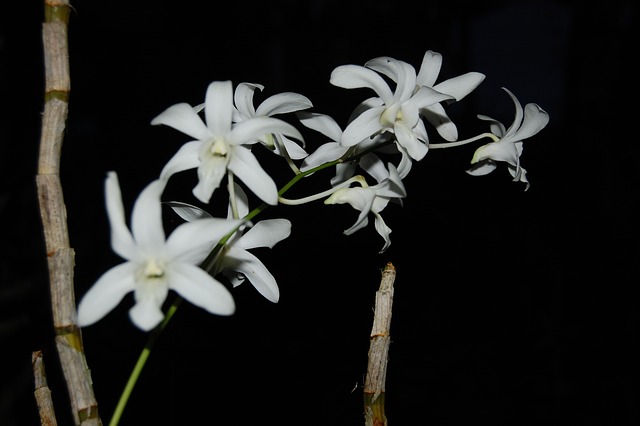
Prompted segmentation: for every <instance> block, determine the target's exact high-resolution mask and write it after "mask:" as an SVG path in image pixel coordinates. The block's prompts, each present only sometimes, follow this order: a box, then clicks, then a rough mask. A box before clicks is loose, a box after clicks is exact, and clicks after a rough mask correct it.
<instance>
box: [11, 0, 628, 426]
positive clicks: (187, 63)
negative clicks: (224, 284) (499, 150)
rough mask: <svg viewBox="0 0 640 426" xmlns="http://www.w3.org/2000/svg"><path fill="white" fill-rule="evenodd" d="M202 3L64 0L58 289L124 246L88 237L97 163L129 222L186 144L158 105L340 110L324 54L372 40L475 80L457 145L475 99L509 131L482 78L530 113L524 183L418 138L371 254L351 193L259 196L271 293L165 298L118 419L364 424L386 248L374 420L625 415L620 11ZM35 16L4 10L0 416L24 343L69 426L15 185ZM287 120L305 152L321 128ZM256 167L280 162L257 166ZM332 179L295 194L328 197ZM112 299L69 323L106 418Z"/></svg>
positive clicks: (95, 222)
mask: <svg viewBox="0 0 640 426" xmlns="http://www.w3.org/2000/svg"><path fill="white" fill-rule="evenodd" d="M210 3H211V4H214V5H215V6H210V5H209V4H210ZM414 3H415V2H414ZM219 4H221V3H220V2H195V1H184V2H169V1H154V2H145V1H138V2H129V3H105V2H94V1H88V0H77V1H74V2H73V8H74V11H73V12H72V14H71V18H70V24H69V38H70V40H69V43H70V63H71V95H70V105H69V117H68V122H67V133H66V137H65V143H64V147H63V152H62V170H61V178H62V183H63V189H64V194H65V201H66V205H67V209H68V220H69V227H70V238H71V246H72V247H73V248H74V249H75V251H76V269H75V275H76V277H75V278H76V285H77V295H78V297H80V295H82V294H83V293H84V292H85V291H86V290H87V289H88V288H89V287H90V286H91V285H92V284H93V282H94V281H95V280H96V279H97V278H98V277H99V276H100V275H101V274H102V273H103V272H104V271H106V270H107V269H108V268H110V267H111V266H113V265H115V264H117V263H119V262H120V261H121V260H120V259H119V258H118V257H117V256H116V255H114V254H113V253H112V252H111V249H110V246H109V230H108V227H107V225H106V212H105V208H104V194H103V183H104V177H105V174H106V172H107V171H109V170H115V171H117V172H118V174H119V177H120V181H121V185H122V187H123V196H124V202H125V207H126V208H127V209H128V210H129V211H130V209H131V206H132V203H133V201H134V200H135V197H136V196H137V194H138V193H139V191H140V190H141V189H142V188H143V187H144V186H145V185H146V184H147V183H149V182H150V181H151V180H152V179H154V178H155V177H156V176H157V174H158V173H159V171H160V169H161V167H162V165H163V164H164V162H166V161H167V160H168V159H169V157H170V156H171V155H172V154H173V153H174V152H175V150H176V149H177V148H178V147H179V146H180V144H181V143H184V142H185V141H186V136H184V135H182V134H180V133H179V132H177V131H174V130H173V129H170V128H166V127H152V126H150V124H149V122H150V121H151V119H152V118H153V117H155V116H156V115H157V114H159V113H160V112H162V111H163V110H164V109H165V108H167V107H168V106H170V105H172V104H174V103H177V102H189V103H191V104H198V103H200V102H202V101H203V100H204V93H205V90H206V87H207V85H208V84H209V83H210V82H211V81H214V80H225V79H231V80H232V81H233V82H234V84H237V83H240V82H243V81H247V82H255V83H261V84H264V85H265V86H266V87H265V91H264V96H270V95H272V94H276V93H278V92H282V91H295V92H299V93H302V94H304V95H306V96H308V97H309V98H310V99H311V100H312V101H313V103H314V109H313V110H314V111H316V112H322V113H328V114H330V115H332V116H333V117H335V118H336V120H337V121H338V122H339V123H341V124H342V125H344V123H345V121H346V119H347V116H348V114H349V112H350V111H351V109H352V108H353V107H354V106H355V105H356V103H357V102H359V101H361V100H363V99H364V98H365V97H368V96H371V95H372V93H371V92H369V91H364V90H363V91H357V90H345V89H340V88H336V87H333V86H332V85H331V84H329V75H330V73H331V71H332V70H333V69H334V68H335V67H336V66H338V65H343V64H349V63H353V64H360V65H361V64H364V62H366V61H367V60H369V59H372V58H374V57H377V56H382V55H388V56H393V57H396V58H398V59H402V60H405V61H407V62H410V63H412V64H413V65H414V66H415V67H416V68H418V67H419V66H420V61H421V59H422V56H423V55H424V52H425V51H426V50H428V49H431V50H435V51H438V52H440V53H442V54H443V56H444V64H443V69H442V71H441V73H440V77H439V79H438V81H441V80H444V79H446V78H450V77H453V76H457V75H459V74H462V73H465V72H468V71H479V72H482V73H484V74H486V76H487V77H486V79H485V81H484V82H483V83H482V85H481V86H480V87H479V88H478V90H476V91H475V92H473V93H472V94H471V95H470V96H469V97H467V98H466V99H465V100H463V101H462V102H461V103H459V104H455V105H452V106H451V108H450V109H449V111H450V112H451V115H452V117H453V118H454V119H455V121H456V122H457V123H458V125H459V129H460V133H461V138H464V137H467V136H471V135H474V134H477V133H478V132H481V131H485V130H486V128H485V127H484V126H482V123H479V122H478V120H477V119H476V118H475V115H476V114H486V115H490V116H493V117H495V118H498V119H500V120H501V121H503V122H504V123H506V124H507V125H508V124H510V123H511V121H512V119H513V105H512V103H511V100H510V99H509V98H508V96H507V95H506V94H505V93H504V92H503V91H502V90H501V89H500V87H502V86H504V87H507V88H509V89H510V90H511V91H513V92H514V93H515V94H516V96H517V97H518V98H519V99H520V101H521V102H522V104H523V105H524V104H526V103H529V102H535V103H538V104H539V105H540V106H541V107H542V108H544V109H545V110H546V111H548V112H549V114H550V116H551V121H550V123H549V125H548V126H547V128H546V129H544V130H543V131H542V132H541V133H540V134H538V135H536V136H535V137H534V138H532V139H531V140H528V141H527V142H525V150H524V154H523V156H522V162H523V165H524V167H525V168H526V169H527V170H528V171H529V175H528V176H529V180H530V181H531V183H532V186H531V189H530V190H529V191H528V192H524V191H523V185H521V184H519V183H513V182H511V181H510V176H509V175H508V173H507V171H506V168H505V167H499V168H498V170H496V171H495V172H494V173H492V174H491V175H488V176H484V177H471V176H468V175H466V173H464V170H466V168H467V167H468V162H469V160H470V158H471V155H472V153H473V151H474V149H475V148H476V147H477V145H473V146H468V147H464V148H460V149H453V150H434V151H432V152H430V153H429V154H428V155H427V157H426V158H425V159H424V160H423V161H422V162H420V163H418V164H416V165H414V169H413V171H412V173H411V174H410V175H409V177H408V178H407V179H406V181H405V184H406V187H407V190H408V194H409V195H408V198H407V199H406V200H405V203H404V206H403V207H402V208H400V207H399V206H395V205H392V206H389V207H388V208H387V209H386V210H385V211H384V212H383V215H384V217H385V220H386V222H387V224H388V225H389V226H390V227H391V228H392V229H393V233H392V234H391V238H392V245H391V248H390V249H389V250H388V251H387V252H385V253H384V254H382V255H380V254H378V250H379V249H380V247H381V246H382V239H381V238H380V237H379V236H378V235H377V233H376V232H375V230H374V228H373V224H372V223H371V224H370V225H369V226H368V227H367V228H366V229H363V230H361V231H358V232H357V233H356V234H354V235H352V236H350V237H346V236H343V235H342V230H343V229H346V228H347V227H349V226H351V224H352V223H353V221H355V218H356V216H357V212H356V211H354V210H352V209H351V208H350V207H348V206H324V205H323V204H322V203H320V202H318V203H314V204H311V205H306V206H302V207H288V206H281V207H277V208H274V209H269V210H267V211H265V213H264V215H263V217H264V218H269V217H287V218H289V219H290V220H291V221H292V222H293V233H292V235H291V237H290V238H288V239H287V240H285V241H283V242H281V243H280V244H278V245H277V246H276V247H275V248H274V249H273V250H263V251H260V250H258V251H256V252H255V253H256V254H257V255H258V256H260V258H261V259H262V260H263V261H264V263H265V264H266V265H267V266H268V267H269V269H270V270H271V272H272V273H273V274H274V275H275V276H276V278H277V279H278V282H279V286H280V290H281V300H280V302H279V303H278V304H276V305H274V304H271V303H270V302H268V301H266V300H265V299H263V298H262V297H261V296H260V295H259V294H258V293H257V292H256V291H255V290H254V289H253V287H251V285H250V284H244V285H243V286H241V287H238V288H236V289H234V290H233V294H234V297H235V299H236V302H237V306H238V309H237V313H236V314H235V315H234V316H232V317H229V318H222V317H217V316H214V315H209V314H207V313H205V312H204V311H202V310H199V309H198V308H194V307H193V306H190V305H188V304H184V305H183V306H182V307H181V308H180V310H179V311H178V313H177V315H176V317H175V318H174V320H173V321H172V322H171V324H170V326H169V328H168V329H167V331H166V332H165V334H164V335H163V336H162V338H161V339H160V340H159V342H158V344H157V346H156V348H155V349H154V351H153V353H152V355H151V357H150V359H149V361H148V364H147V366H146V368H145V370H144V372H143V374H142V377H141V378H140V380H139V382H138V385H137V388H136V389H135V391H134V393H133V396H132V399H131V400H130V403H129V406H128V407H127V409H126V411H125V414H124V417H123V419H122V422H121V424H122V425H140V424H156V423H160V422H162V423H163V424H180V425H182V424H190V423H196V422H197V423H204V424H209V423H211V424H221V425H224V424H229V425H248V424H262V423H263V422H269V423H278V424H296V425H299V424H305V425H320V424H323V425H327V424H329V425H357V424H363V415H362V388H361V386H362V384H363V381H364V373H365V369H366V361H367V350H368V345H369V332H370V329H371V320H372V307H373V304H374V294H375V291H376V289H377V287H378V285H379V279H380V269H381V268H382V267H383V266H384V265H385V263H386V262H389V261H390V262H392V263H393V264H394V265H395V266H396V267H397V270H398V275H397V280H396V290H395V300H394V314H393V322H392V329H391V333H392V339H393V343H392V345H391V350H390V361H389V370H388V377H387V414H388V418H389V424H390V425H392V426H393V425H408V424H424V425H438V426H440V425H463V424H464V425H466V424H470V423H474V424H475V423H480V422H483V423H491V424H493V425H556V424H557V425H570V424H580V425H635V424H638V422H639V412H638V408H639V404H638V401H640V395H639V388H638V384H639V383H638V359H639V358H638V353H637V351H634V347H635V346H636V345H637V344H638V310H637V303H638V294H637V290H636V288H637V281H638V280H637V273H636V269H637V264H638V254H639V250H638V234H637V230H638V229H637V222H636V220H637V217H638V209H637V207H636V203H637V198H638V197H637V166H636V162H637V160H636V159H637V158H638V140H637V135H636V134H635V133H633V132H632V130H633V129H635V128H633V126H634V125H635V124H636V122H635V121H636V120H637V116H638V114H637V112H638V108H637V107H636V106H635V104H633V103H631V104H630V102H634V101H635V97H634V96H633V94H634V93H637V91H636V90H635V80H633V78H634V77H636V75H637V71H636V70H637V67H636V66H635V65H633V64H632V61H633V60H634V57H635V56H637V45H636V44H635V43H634V42H633V41H632V40H633V39H634V38H636V37H637V36H638V31H637V29H638V7H637V5H636V3H635V2H632V1H609V2H607V3H606V4H604V3H586V2H585V3H583V2H569V1H489V2H475V3H468V2H460V1H430V2H417V3H416V4H413V3H412V4H411V6H409V3H406V4H405V3H401V2H378V1H360V0H358V1H351V2H349V1H333V0H316V1H309V2H302V1H291V0H290V1H287V0H280V1H271V2H259V3H256V4H253V3H247V2H244V3H226V4H225V7H224V8H223V7H222V6H220V5H219ZM42 12H43V7H42V4H41V3H40V2H37V1H23V2H11V4H10V5H5V7H4V8H3V11H2V13H0V17H1V19H2V21H1V27H0V29H1V30H2V33H1V34H0V49H1V50H0V53H1V54H2V55H1V56H0V61H1V62H0V73H1V74H0V75H1V82H0V83H1V86H0V89H1V90H2V100H3V104H4V108H3V111H4V113H3V114H0V120H1V121H0V138H1V141H2V150H1V151H0V161H1V164H0V166H1V167H0V172H1V173H2V176H1V179H0V185H1V188H2V192H1V194H0V197H1V198H0V224H1V228H0V241H1V242H2V245H1V250H2V252H1V253H0V262H1V263H0V351H1V352H2V354H3V360H4V361H2V371H1V372H0V383H1V385H2V387H1V389H0V424H2V425H3V426H18V425H20V426H22V425H36V424H39V420H38V417H37V410H36V406H35V402H34V398H33V378H32V372H31V365H30V362H29V361H30V358H31V351H33V350H43V351H44V356H45V364H46V367H47V372H48V376H49V385H50V387H51V389H52V391H53V397H54V402H55V403H56V413H57V415H58V420H59V423H60V424H63V425H67V424H70V416H69V412H68V411H69V410H68V408H67V407H68V405H67V401H66V399H65V398H66V396H65V392H66V387H65V384H64V381H63V379H62V376H61V373H60V369H59V366H58V364H57V362H58V360H57V355H56V352H55V349H54V347H53V344H52V343H53V334H52V324H51V319H50V308H49V300H48V282H47V273H46V264H45V260H44V259H45V254H44V249H43V243H42V235H41V224H40V219H39V214H38V210H37V203H36V195H35V185H34V177H35V174H36V161H37V148H38V143H39V134H40V119H41V112H42V109H43V94H42V92H43V89H44V82H43V77H42V67H43V61H42V44H41V33H40V31H41V23H42V20H43V13H42ZM307 134H308V137H307V140H308V147H309V150H310V151H312V150H313V149H314V147H315V146H318V144H320V143H322V142H324V139H322V138H321V137H318V136H317V135H315V134H312V133H307ZM430 134H431V137H432V139H433V140H437V138H436V136H435V132H434V131H432V130H431V131H430ZM265 164H266V165H265V167H268V168H270V167H273V168H274V169H275V168H279V167H280V168H283V164H281V163H280V162H278V159H276V158H275V157H273V158H269V159H267V160H265ZM501 166H503V165H501ZM193 175H194V174H192V173H185V175H184V176H182V177H179V178H176V181H175V182H176V185H175V186H174V187H173V188H170V189H169V192H171V191H174V190H176V188H177V185H178V183H180V182H181V183H182V184H184V185H188V186H186V188H188V190H187V191H186V192H185V191H184V190H183V192H177V190H176V192H175V193H176V194H180V197H181V200H182V201H187V202H192V201H193V199H191V198H190V189H191V185H192V183H193V180H192V178H193ZM281 177H282V178H283V179H282V180H279V183H280V184H282V183H283V182H285V180H284V176H277V178H278V179H280V178H281ZM329 177H330V173H326V174H324V175H320V174H318V175H317V176H313V177H312V179H309V183H308V186H305V185H304V184H300V185H298V186H296V187H294V189H293V190H292V191H291V195H292V196H294V195H295V196H302V195H306V194H308V193H310V192H312V190H321V189H324V188H325V185H326V183H325V182H326V180H327V179H328V178H329ZM190 179H191V180H190ZM184 194H186V195H184ZM131 303H132V298H131V297H128V298H126V299H125V301H123V303H122V304H121V305H120V306H119V307H118V308H117V309H116V310H115V311H113V312H112V313H110V314H109V315H108V316H107V317H106V318H105V319H104V320H102V321H101V322H99V323H97V324H96V325H94V326H91V327H88V328H86V329H84V330H83V337H84V343H85V350H86V354H87V361H88V363H89V367H90V368H91V370H92V374H93V379H94V390H95V394H96V397H97V399H98V403H99V409H100V413H101V417H102V419H103V421H104V422H105V424H106V423H107V422H108V420H109V418H110V417H111V413H112V411H113V409H114V407H115V404H116V402H117V399H118V397H119V395H120V392H121V390H122V388H123V387H124V384H125V382H126V380H127V377H128V375H129V373H130V371H131V368H132V367H133V364H134V363H135V361H136V359H137V357H138V355H139V353H140V350H141V348H142V346H143V345H144V343H145V341H146V336H145V334H144V333H142V332H140V331H139V330H137V329H136V328H135V327H134V326H133V325H132V324H131V323H130V321H129V320H128V317H127V310H128V308H129V307H130V306H131ZM356 386H358V387H357V388H355V387H356Z"/></svg>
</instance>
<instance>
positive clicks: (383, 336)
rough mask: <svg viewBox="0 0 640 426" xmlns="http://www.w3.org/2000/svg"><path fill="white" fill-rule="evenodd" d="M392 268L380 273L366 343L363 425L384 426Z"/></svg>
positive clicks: (385, 419)
mask: <svg viewBox="0 0 640 426" xmlns="http://www.w3.org/2000/svg"><path fill="white" fill-rule="evenodd" d="M395 279H396V268H395V267H394V266H393V264H391V262H388V263H387V265H386V266H385V267H384V269H383V270H382V279H381V280H380V289H379V290H378V291H377V292H376V304H375V310H374V316H373V327H372V328H371V337H370V341H369V363H368V365H367V376H366V378H365V382H364V417H365V425H366V426H386V425H387V417H386V415H385V410H384V397H385V380H386V378H387V360H388V355H389V344H390V343H391V336H390V333H389V330H390V328H391V307H392V305H393V283H394V281H395Z"/></svg>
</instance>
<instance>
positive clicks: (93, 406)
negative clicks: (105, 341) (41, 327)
mask: <svg viewBox="0 0 640 426" xmlns="http://www.w3.org/2000/svg"><path fill="white" fill-rule="evenodd" d="M44 7H45V22H44V24H43V26H42V38H43V44H44V66H45V103H44V112H43V115H42V134H41V137H40V153H39V157H38V174H37V176H36V186H37V189H38V201H39V205H40V215H41V218H42V225H43V231H44V239H45V245H46V254H47V262H48V268H49V286H50V291H51V307H52V310H53V326H54V329H55V332H56V339H55V340H56V348H57V350H58V354H59V357H60V363H61V366H62V371H63V373H64V377H65V381H66V383H67V390H68V392H69V397H70V401H71V409H72V414H73V418H74V420H75V424H76V425H82V426H96V425H102V422H101V420H100V417H99V416H98V405H97V402H96V400H95V397H94V395H93V388H92V383H91V377H90V374H89V369H88V367H87V364H86V359H85V355H84V349H83V346H82V335H81V333H80V328H79V327H78V326H77V319H76V317H77V313H76V306H75V296H74V289H73V267H74V252H73V249H72V248H71V247H70V245H69V234H68V229H67V215H66V208H65V205H64V198H63V195H62V186H61V183H60V155H61V148H62V140H63V134H64V130H65V124H66V119H67V111H68V97H69V89H70V76H69V53H68V37H67V26H68V21H69V9H70V5H69V0H45V2H44Z"/></svg>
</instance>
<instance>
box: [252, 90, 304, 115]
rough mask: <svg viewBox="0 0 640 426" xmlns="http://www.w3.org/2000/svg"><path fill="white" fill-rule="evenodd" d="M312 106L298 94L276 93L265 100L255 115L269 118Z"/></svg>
mask: <svg viewBox="0 0 640 426" xmlns="http://www.w3.org/2000/svg"><path fill="white" fill-rule="evenodd" d="M312 106H313V104H312V103H311V101H310V100H309V98H307V97H306V96H303V95H301V94H299V93H293V92H284V93H278V94H277V95H273V96H270V97H268V98H267V99H265V100H264V101H263V102H262V103H261V104H260V105H259V106H258V109H257V110H256V114H257V115H266V116H271V115H275V114H285V113H288V112H293V111H300V110H302V109H307V108H311V107H312Z"/></svg>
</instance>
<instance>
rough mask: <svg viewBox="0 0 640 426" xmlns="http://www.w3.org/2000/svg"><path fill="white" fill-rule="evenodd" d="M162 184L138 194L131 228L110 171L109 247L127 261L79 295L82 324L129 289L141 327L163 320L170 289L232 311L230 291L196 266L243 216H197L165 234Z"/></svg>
mask: <svg viewBox="0 0 640 426" xmlns="http://www.w3.org/2000/svg"><path fill="white" fill-rule="evenodd" d="M165 184H166V181H164V180H156V181H153V182H152V183H150V184H149V185H148V186H147V187H146V188H145V189H144V190H143V191H142V192H141V193H140V196H139V197H138V199H137V201H136V202H135V205H134V207H133V212H132V218H131V231H129V229H128V228H127V224H126V221H125V216H124V207H123V204H122V196H121V193H120V186H119V183H118V177H117V175H116V173H115V172H110V173H109V174H108V176H107V179H106V183H105V190H106V204H107V214H108V216H109V223H110V225H111V246H112V248H113V251H114V252H116V253H117V254H118V255H119V256H121V257H122V258H124V259H125V260H126V262H124V263H121V264H119V265H117V266H114V267H113V268H111V269H110V270H108V271H107V272H105V273H104V274H103V275H102V276H101V277H100V278H99V279H98V280H97V281H96V283H95V284H94V285H93V286H92V287H91V288H90V289H89V291H88V292H87V293H86V294H85V295H84V296H83V298H82V300H81V301H80V303H79V306H78V324H79V325H80V326H88V325H91V324H94V323H95V322H97V321H99V320H100V319H102V318H103V317H104V316H105V315H106V314H107V313H109V312H110V311H111V310H112V309H113V308H115V307H116V306H117V305H118V304H119V303H120V302H121V301H122V299H123V298H124V296H125V295H126V294H128V293H129V292H132V291H133V292H134V298H135V305H134V306H133V307H132V308H131V309H130V310H129V315H130V318H131V320H132V321H133V323H134V324H135V325H136V326H137V327H139V328H140V329H142V330H145V331H149V330H151V329H153V328H154V327H155V326H157V325H158V324H159V323H160V322H161V321H162V320H163V318H164V314H163V312H162V304H163V303H164V301H165V300H166V298H167V295H168V292H169V290H174V291H175V292H177V293H178V294H180V296H182V297H183V298H184V299H186V300H188V301H189V302H191V303H192V304H194V305H196V306H199V307H201V308H203V309H205V310H207V311H208V312H211V313H213V314H217V315H231V314H233V313H234V311H235V303H234V300H233V297H232V296H231V293H230V292H229V291H228V290H227V288H226V287H225V286H224V285H223V284H221V283H220V282H218V281H217V280H215V279H214V278H213V277H211V275H209V274H207V273H206V272H205V271H204V270H202V269H201V268H200V267H199V266H197V265H198V264H199V263H200V262H201V261H202V260H204V258H205V256H206V255H207V254H208V252H209V250H211V247H213V246H215V245H216V244H217V243H218V242H219V240H220V239H221V238H223V237H224V236H225V235H227V234H228V233H230V232H232V231H233V229H235V228H236V227H237V226H239V224H240V223H242V221H240V220H227V219H214V218H209V219H200V220H197V221H193V222H189V223H184V224H182V225H180V226H178V227H177V228H176V229H175V230H174V231H173V232H172V233H171V235H169V237H168V238H165V233H164V229H163V225H162V212H161V203H160V197H161V194H162V191H163V190H164V187H165Z"/></svg>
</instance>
